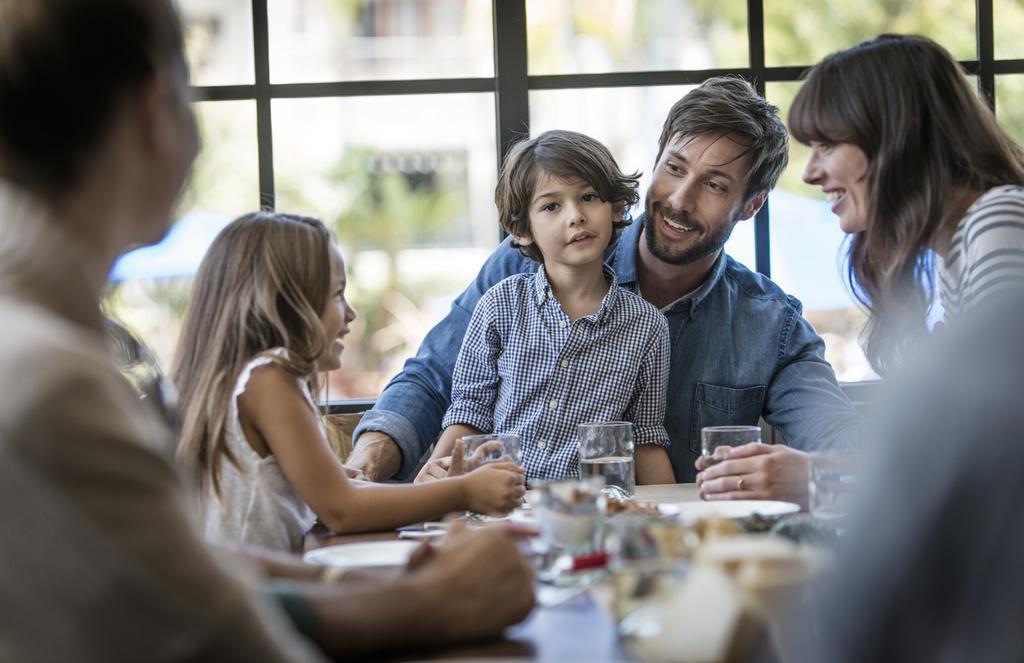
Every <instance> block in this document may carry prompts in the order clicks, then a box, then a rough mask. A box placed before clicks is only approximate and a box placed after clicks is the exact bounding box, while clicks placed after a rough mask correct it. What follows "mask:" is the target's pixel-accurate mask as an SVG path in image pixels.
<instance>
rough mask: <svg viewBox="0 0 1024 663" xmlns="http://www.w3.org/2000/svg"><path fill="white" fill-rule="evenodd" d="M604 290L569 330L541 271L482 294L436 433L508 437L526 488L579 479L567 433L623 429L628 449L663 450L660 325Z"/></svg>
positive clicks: (664, 370)
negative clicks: (515, 440)
mask: <svg viewBox="0 0 1024 663" xmlns="http://www.w3.org/2000/svg"><path fill="white" fill-rule="evenodd" d="M605 273H606V276H607V278H608V280H609V283H610V284H611V287H610V288H609V289H608V294H606V295H605V297H604V300H603V301H602V302H601V307H600V309H599V310H598V311H597V312H596V313H594V314H592V315H589V316H586V317H583V318H579V319H577V320H575V321H573V320H570V319H569V316H567V315H566V314H565V312H564V311H563V310H562V307H561V305H560V304H559V303H558V300H557V299H555V297H554V295H553V293H552V292H551V288H550V286H549V285H548V280H547V277H546V275H545V272H544V269H543V268H539V269H538V270H537V271H536V272H535V273H532V274H516V275H515V276H510V277H509V278H507V279H505V280H504V281H501V282H500V283H498V284H497V285H495V286H494V287H492V288H491V289H490V290H488V291H487V292H486V293H485V294H484V295H483V297H481V299H480V302H479V303H478V304H477V307H476V309H475V310H474V312H473V317H472V320H471V321H470V323H469V328H468V329H467V330H466V336H465V338H464V339H463V342H462V349H461V350H460V351H459V357H458V360H457V361H456V363H455V372H454V374H453V376H452V405H451V407H450V408H449V409H448V412H447V414H445V417H444V421H443V423H442V425H443V426H444V427H448V426H451V425H453V424H467V425H469V426H473V427H475V428H478V429H480V430H481V431H484V432H488V433H490V432H498V433H515V434H517V435H519V439H520V442H521V444H522V451H523V467H524V468H525V469H526V476H527V478H530V479H534V478H539V479H558V478H564V477H576V476H578V475H579V452H578V448H577V441H576V425H577V424H581V423H585V422H589V421H632V422H633V424H634V435H635V439H636V443H637V444H657V445H660V446H665V447H667V446H668V443H669V438H668V433H667V432H666V431H665V425H664V420H665V400H666V392H667V388H668V372H669V334H668V323H667V322H666V320H665V316H664V315H662V313H661V311H659V310H658V309H657V308H655V307H654V306H652V305H651V304H649V303H647V302H646V301H644V300H643V299H641V298H640V297H638V296H637V295H635V294H633V293H631V292H629V291H628V290H625V289H623V288H621V287H620V286H618V285H616V282H615V275H614V274H613V273H612V272H611V270H610V269H608V268H607V267H606V268H605Z"/></svg>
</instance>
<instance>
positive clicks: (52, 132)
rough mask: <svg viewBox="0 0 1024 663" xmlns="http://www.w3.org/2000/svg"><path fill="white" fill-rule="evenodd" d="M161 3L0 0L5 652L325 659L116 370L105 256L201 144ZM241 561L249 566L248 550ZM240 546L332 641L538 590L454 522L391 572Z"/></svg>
mask: <svg viewBox="0 0 1024 663" xmlns="http://www.w3.org/2000/svg"><path fill="white" fill-rule="evenodd" d="M187 77H188V74H187V69H186V65H185V62H184V58H183V54H182V35H181V29H180V25H179V21H178V18H177V16H176V13H175V11H174V9H173V8H172V6H171V5H170V3H169V2H167V1H166V0H32V1H31V2H27V1H26V0H0V100H2V102H0V226H2V227H0V319H2V320H3V321H4V324H3V326H2V328H0V377H2V379H3V382H4V384H5V385H6V388H5V390H4V398H3V399H2V401H0V521H2V523H3V527H4V532H5V535H4V537H3V540H2V543H0V587H2V588H3V591H0V613H2V614H3V615H4V619H3V623H2V625H0V658H2V659H4V660H12V661H14V660H18V661H21V660H78V661H139V660H186V659H187V660H225V661H226V660H247V661H249V660H262V661H278V660H317V659H319V655H318V653H317V652H316V651H315V650H314V649H313V648H312V647H310V646H309V644H308V643H307V642H306V641H305V640H304V639H302V638H300V637H297V635H296V634H295V632H294V631H293V630H292V628H290V627H289V626H288V625H287V622H286V620H285V619H283V614H284V613H283V612H282V611H281V610H280V608H278V607H275V604H274V603H273V602H271V601H268V600H267V599H266V598H264V597H263V596H262V595H260V594H259V593H258V592H254V591H253V590H252V589H251V588H250V587H249V583H248V582H244V581H243V580H242V579H240V578H239V577H236V576H241V575H243V574H242V573H241V570H240V572H239V573H238V574H228V573H227V572H226V570H225V566H224V565H223V564H221V563H218V560H217V559H215V558H214V556H213V554H212V553H211V551H210V550H209V549H207V548H206V546H205V545H204V544H203V542H202V540H201V538H200V536H199V534H198V533H197V529H196V527H195V523H194V522H193V521H192V520H191V519H190V518H189V516H188V513H189V511H190V503H189V500H188V497H187V495H186V494H185V491H184V489H183V487H182V484H181V483H180V481H179V478H178V476H177V475H176V474H175V472H174V470H173V469H172V448H173V440H172V436H171V433H170V431H169V430H168V429H167V428H166V427H165V426H164V424H163V422H162V420H161V419H160V418H159V417H158V416H156V415H155V413H154V412H153V411H152V409H151V408H150V407H148V405H147V404H146V403H144V402H141V401H140V400H139V399H138V398H137V397H136V395H135V393H134V392H133V390H132V388H131V386H130V385H129V384H128V383H127V382H126V381H125V380H124V379H123V378H122V377H121V376H120V374H119V373H118V372H117V370H116V368H115V367H114V365H113V357H112V356H111V353H110V351H109V350H108V346H107V344H106V340H105V335H104V328H103V321H102V317H101V315H100V311H99V300H100V294H101V291H102V289H103V286H104V282H105V279H106V276H107V273H108V271H109V269H110V266H111V264H112V263H113V262H114V260H115V259H116V258H117V257H118V255H120V254H121V253H122V252H124V251H125V250H127V249H128V248H129V247H132V246H135V245H139V244H150V243H153V242H156V241H158V240H159V239H160V238H161V237H163V236H164V234H165V233H166V232H167V230H168V226H169V223H170V221H169V218H170V214H171V212H172V209H173V207H174V204H175V201H176V199H177V197H178V194H179V192H180V190H181V187H182V184H183V182H184V181H185V178H186V174H187V173H188V170H189V167H190V165H191V163H192V160H193V159H194V157H195V155H196V152H197V149H198V139H197V133H196V126H195V121H194V118H193V116H192V113H191V110H190V108H189V105H188V99H187V97H188V87H187ZM243 560H244V561H243ZM225 561H233V562H234V563H235V565H236V566H238V567H241V566H243V565H244V566H245V567H246V568H247V569H249V570H251V571H252V573H250V574H249V576H250V577H251V576H255V575H256V574H257V573H266V574H271V575H276V576H278V577H280V578H286V579H289V580H284V579H282V580H278V581H277V583H276V584H273V585H272V586H269V585H268V586H269V587H271V589H270V590H268V593H269V594H271V595H272V596H274V597H275V598H277V599H278V602H279V604H280V606H282V607H284V608H285V610H287V611H288V613H289V615H290V616H292V618H293V620H294V621H295V622H296V623H297V625H298V626H299V627H300V628H301V629H302V630H304V631H305V632H306V633H307V634H308V635H310V636H311V637H313V638H315V639H317V640H318V644H319V645H320V646H321V647H322V648H323V649H324V650H325V651H326V652H327V653H328V654H331V655H334V656H341V655H356V654H360V653H366V652H371V651H376V650H380V649H384V648H401V647H409V646H421V645H425V644H431V643H442V642H451V641H454V640H458V639H470V638H479V637H486V636H493V635H496V634H499V633H500V632H501V630H502V628H503V627H505V626H506V625H509V624H511V623H514V622H516V621H518V620H520V619H522V618H523V617H524V616H525V615H526V614H527V613H528V612H529V610H530V607H531V606H532V601H533V595H532V587H531V583H530V577H529V573H528V571H527V569H526V567H525V564H524V562H523V560H522V559H521V557H520V556H519V555H518V553H517V550H516V548H515V544H514V542H513V541H512V540H511V539H510V538H509V537H508V536H507V535H506V534H504V533H502V532H498V531H491V532H486V533H483V534H479V535H473V534H469V533H467V532H465V531H459V532H456V533H455V534H454V535H453V536H452V539H451V540H450V541H449V542H448V543H446V544H443V545H442V546H441V547H440V548H439V549H438V550H436V551H434V552H431V551H430V549H421V550H420V553H419V554H417V555H415V559H414V561H413V562H412V563H410V565H409V567H408V568H407V569H406V570H405V571H404V572H402V573H400V574H398V576H397V577H396V578H395V579H394V581H393V582H391V583H389V584H387V585H381V584H379V583H378V582H373V581H369V580H366V579H363V581H360V580H359V579H348V578H343V579H342V582H341V583H340V585H338V586H332V587H326V586H324V585H322V584H318V583H317V582H316V581H317V579H318V578H320V576H321V574H320V570H319V569H317V568H315V567H310V566H305V565H302V564H299V563H298V562H297V560H293V559H292V558H288V557H271V556H269V555H264V554H261V553H258V552H256V551H252V552H243V551H237V552H235V553H234V554H233V556H231V557H230V558H228V557H226V556H225Z"/></svg>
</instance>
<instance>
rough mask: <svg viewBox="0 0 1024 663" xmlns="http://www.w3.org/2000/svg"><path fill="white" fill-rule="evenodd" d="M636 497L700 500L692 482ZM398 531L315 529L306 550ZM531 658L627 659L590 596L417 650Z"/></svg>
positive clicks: (424, 655) (641, 490)
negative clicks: (471, 637)
mask: <svg viewBox="0 0 1024 663" xmlns="http://www.w3.org/2000/svg"><path fill="white" fill-rule="evenodd" d="M636 499H638V500H641V501H652V502H693V501H697V500H699V499H700V498H699V496H698V493H697V487H696V485H694V484H665V485H657V486H638V487H637V490H636ZM397 537H398V533H397V532H396V531H390V532H379V533H374V534H356V535H344V536H342V535H337V534H333V533H331V532H328V531H326V530H313V531H312V532H310V534H308V535H307V536H306V550H312V549H314V548H321V547H324V546H329V545H336V544H341V543H352V542H356V541H384V540H389V539H395V538H397ZM475 657H493V658H505V657H510V658H531V659H540V660H547V661H595V662H600V661H621V660H628V658H629V656H628V654H627V653H626V652H625V650H623V648H622V647H621V646H620V644H619V640H618V637H617V635H616V632H615V623H614V622H613V621H612V618H611V616H610V615H609V614H608V613H607V612H606V611H605V610H604V608H602V607H601V606H600V605H599V604H598V602H597V601H595V599H594V597H593V596H592V595H591V594H590V592H585V593H583V594H580V595H579V596H576V597H575V598H572V599H569V600H567V601H565V602H564V603H561V604H559V605H556V606H551V607H540V606H538V607H537V608H535V609H534V611H533V612H532V613H531V614H530V616H529V617H527V618H526V620H525V621H524V622H522V623H521V624H518V625H516V626H513V627H511V628H509V629H507V630H506V631H505V637H504V638H502V639H500V640H494V641H491V642H479V643H472V644H467V645H460V646H457V647H449V648H442V649H437V650H432V651H429V652H421V653H419V654H418V655H417V656H416V657H415V658H417V659H421V660H422V659H430V658H475Z"/></svg>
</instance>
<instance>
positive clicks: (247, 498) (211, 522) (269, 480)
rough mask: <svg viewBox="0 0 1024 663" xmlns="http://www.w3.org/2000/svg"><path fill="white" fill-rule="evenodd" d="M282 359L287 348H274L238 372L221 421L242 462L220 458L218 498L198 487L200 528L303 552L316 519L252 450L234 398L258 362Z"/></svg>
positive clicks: (213, 535) (214, 536) (273, 466)
mask: <svg viewBox="0 0 1024 663" xmlns="http://www.w3.org/2000/svg"><path fill="white" fill-rule="evenodd" d="M267 355H274V356H277V357H282V358H283V357H286V356H287V350H285V349H284V348H274V349H273V350H270V351H269V352H268V353H266V354H264V355H261V356H259V357H256V358H255V359H253V360H252V361H250V362H249V363H248V364H247V365H246V366H245V368H244V369H243V370H242V372H241V373H240V374H239V376H238V380H237V381H236V382H235V390H234V392H233V393H232V395H231V402H230V405H229V410H228V419H227V422H226V431H225V441H226V444H227V447H228V448H229V449H230V450H231V453H232V454H234V456H235V458H236V459H237V460H238V464H239V465H240V466H241V471H239V469H238V468H236V467H235V466H234V465H233V464H232V463H230V462H227V461H224V462H222V463H221V466H220V477H219V478H220V490H221V495H220V499H217V496H216V495H215V494H214V492H213V485H212V483H211V482H210V481H209V480H207V481H206V482H205V485H204V486H203V504H204V507H203V529H204V531H205V534H206V537H207V539H209V540H211V541H216V542H223V543H233V544H244V545H252V546H259V547H262V548H270V549H273V550H281V551H286V552H294V553H298V552H302V540H303V537H304V536H305V534H306V532H308V531H309V529H310V528H311V527H313V523H314V522H316V514H314V513H313V511H312V509H310V508H309V506H308V505H307V504H306V503H305V501H303V499H302V497H300V496H299V493H298V491H296V490H295V488H294V486H292V484H291V483H290V482H289V481H288V479H287V478H285V476H284V473H283V472H282V471H281V467H280V465H278V464H277V458H275V457H274V456H273V454H271V455H268V456H265V457H262V458H261V457H260V455H259V454H257V453H256V451H254V450H253V448H252V446H251V445H250V444H249V442H248V440H246V439H245V434H244V433H243V432H242V424H241V422H240V421H239V418H238V397H239V396H241V395H242V394H243V393H244V392H245V387H246V385H247V384H248V382H249V377H250V376H251V375H252V372H253V370H255V369H256V368H258V367H259V366H264V365H266V364H269V363H271V362H272V361H273V360H272V358H271V357H270V356H267ZM296 382H298V384H299V388H300V389H301V390H302V393H303V395H304V396H305V397H306V400H307V401H309V404H310V406H311V407H313V411H314V412H315V411H316V405H315V404H314V403H313V398H312V396H310V393H309V387H307V385H306V383H305V381H303V380H300V379H298V378H296Z"/></svg>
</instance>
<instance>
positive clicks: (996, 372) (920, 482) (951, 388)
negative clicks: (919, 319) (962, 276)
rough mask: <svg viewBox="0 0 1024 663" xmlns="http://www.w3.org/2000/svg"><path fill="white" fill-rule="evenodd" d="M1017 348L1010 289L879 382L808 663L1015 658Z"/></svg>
mask: <svg viewBox="0 0 1024 663" xmlns="http://www.w3.org/2000/svg"><path fill="white" fill-rule="evenodd" d="M1022 338H1024V289H1022V288H1020V287H1019V286H1017V287H1015V288H1013V289H1011V291H1009V292H1007V291H1004V292H1002V293H1000V294H998V295H994V296H993V297H991V298H989V301H986V302H985V303H983V304H980V305H979V306H977V307H976V308H975V310H974V313H972V315H971V318H969V319H967V320H964V321H963V322H962V324H961V325H958V326H955V327H950V328H949V329H948V330H947V333H946V334H943V335H942V337H941V338H939V339H937V340H936V342H935V345H934V347H930V348H929V349H928V350H927V351H926V352H924V353H922V354H923V356H920V357H915V358H913V359H912V360H911V361H910V362H909V365H908V366H909V368H908V369H907V373H908V374H906V375H904V376H903V377H901V378H896V379H894V380H893V384H891V385H889V393H890V394H891V395H892V398H889V399H886V402H887V403H889V404H890V406H889V407H888V412H887V414H886V415H885V416H882V417H881V418H880V421H878V422H873V423H872V426H871V428H872V429H873V430H875V433H874V434H872V435H871V436H870V438H871V439H872V441H873V442H874V443H875V444H873V445H872V447H871V448H870V449H869V451H871V453H869V457H870V460H869V461H868V462H866V463H865V465H866V468H867V469H866V470H865V471H864V472H863V476H862V478H861V479H860V481H861V483H862V485H864V490H863V494H862V497H863V504H862V508H861V509H860V510H859V513H857V514H856V515H855V516H854V517H853V522H852V524H851V527H850V529H849V531H848V535H847V536H846V537H845V541H846V542H847V544H848V545H847V548H846V549H845V550H844V551H843V554H842V555H841V557H840V559H839V560H837V562H836V564H835V566H834V568H835V578H834V579H833V582H832V583H831V584H830V586H829V587H828V590H829V591H828V594H827V600H826V601H825V610H824V611H823V613H822V614H823V615H824V618H823V621H822V627H823V632H824V635H825V638H824V643H823V648H824V649H823V651H822V652H820V654H819V656H818V657H817V659H816V660H820V661H832V662H834V663H845V662H847V661H849V662H850V663H853V662H855V661H985V662H986V663H997V662H1002V661H1007V662H1009V661H1021V660H1024V637H1022V636H1021V633H1020V625H1021V624H1022V623H1024V592H1022V591H1021V588H1022V587H1024V564H1021V559H1024V529H1022V528H1021V520H1022V518H1021V508H1022V505H1024V480H1022V477H1024V407H1022V406H1021V394H1024V345H1022V344H1021V339H1022ZM875 424H877V425H875ZM866 437H867V436H866Z"/></svg>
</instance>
